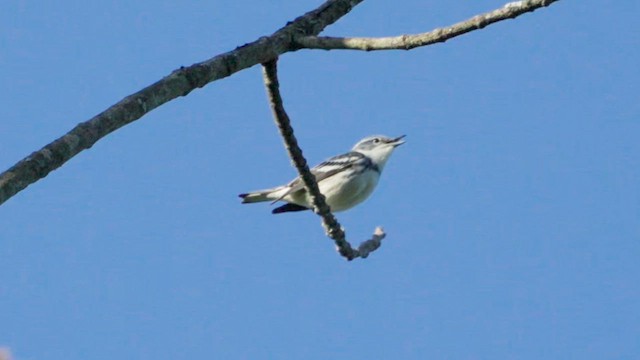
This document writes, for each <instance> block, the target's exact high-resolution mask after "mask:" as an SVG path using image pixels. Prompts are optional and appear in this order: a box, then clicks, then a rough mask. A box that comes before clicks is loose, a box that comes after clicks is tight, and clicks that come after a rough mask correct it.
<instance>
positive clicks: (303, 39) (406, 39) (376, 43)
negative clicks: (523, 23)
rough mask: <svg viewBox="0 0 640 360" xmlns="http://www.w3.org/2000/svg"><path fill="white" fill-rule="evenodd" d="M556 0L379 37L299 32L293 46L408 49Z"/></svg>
mask: <svg viewBox="0 0 640 360" xmlns="http://www.w3.org/2000/svg"><path fill="white" fill-rule="evenodd" d="M556 1H559V0H523V1H516V2H511V3H508V4H506V5H504V6H503V7H502V8H500V9H497V10H494V11H491V12H488V13H484V14H481V15H477V16H474V17H472V18H471V19H469V20H466V21H463V22H460V23H457V24H455V25H452V26H449V27H446V28H440V29H435V30H432V31H429V32H426V33H422V34H415V35H400V36H393V37H380V38H339V37H324V36H322V37H319V36H313V35H312V36H300V37H297V38H295V39H294V41H295V42H296V46H297V47H299V48H305V49H322V50H338V49H342V50H363V51H374V50H411V49H414V48H417V47H421V46H426V45H432V44H436V43H441V42H445V41H447V40H449V39H451V38H454V37H456V36H460V35H463V34H466V33H468V32H471V31H474V30H478V29H482V28H484V27H485V26H487V25H491V24H493V23H496V22H499V21H502V20H507V19H513V18H515V17H517V16H520V15H522V14H525V13H527V12H532V11H534V10H536V9H538V8H541V7H545V6H549V5H551V4H552V3H554V2H556Z"/></svg>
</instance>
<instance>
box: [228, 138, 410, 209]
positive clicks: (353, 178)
mask: <svg viewBox="0 0 640 360" xmlns="http://www.w3.org/2000/svg"><path fill="white" fill-rule="evenodd" d="M403 138H404V135H402V136H399V137H397V138H390V137H387V136H382V135H376V136H369V137H366V138H364V139H362V140H360V141H359V142H358V143H357V144H356V145H355V146H354V147H353V148H352V149H351V151H349V152H348V153H345V154H342V155H338V156H334V157H332V158H330V159H328V160H326V161H324V162H322V163H320V164H319V165H317V166H315V167H314V168H312V169H311V173H312V174H313V175H314V176H315V177H316V181H317V182H318V187H319V188H320V192H321V193H322V194H323V195H324V196H325V200H326V203H327V205H329V208H330V209H331V211H333V212H338V211H344V210H348V209H350V208H352V207H354V206H356V205H358V204H360V203H361V202H363V201H364V200H366V199H367V198H368V197H369V195H371V193H372V192H373V190H374V189H375V187H376V185H377V184H378V180H379V179H380V174H381V173H382V170H383V169H384V166H385V164H386V163H387V160H389V157H390V156H391V154H392V153H393V150H394V149H395V148H396V147H397V146H399V145H402V144H404V140H402V139H403ZM239 196H240V197H241V198H242V203H243V204H246V203H255V202H263V201H271V203H272V204H273V203H275V202H278V201H284V202H286V203H287V204H285V205H282V206H280V207H278V208H275V209H274V210H273V211H272V212H273V213H274V214H279V213H283V212H289V211H302V210H309V209H311V208H312V207H313V205H312V204H311V201H310V199H309V196H308V195H307V191H306V190H305V188H304V183H303V182H302V179H300V177H297V178H295V179H293V180H292V181H291V182H289V183H288V184H286V185H282V186H278V187H275V188H272V189H265V190H256V191H252V192H249V193H246V194H240V195H239Z"/></svg>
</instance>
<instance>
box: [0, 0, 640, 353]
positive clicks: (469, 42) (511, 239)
mask: <svg viewBox="0 0 640 360" xmlns="http://www.w3.org/2000/svg"><path fill="white" fill-rule="evenodd" d="M319 3H320V2H319V1H308V0H305V1H286V2H285V1H269V2H255V1H253V2H250V1H209V2H206V3H202V2H196V1H187V2H180V3H178V2H167V1H154V2H151V1H138V2H133V3H132V2H125V1H114V2H95V1H94V2H91V1H90V2H84V3H82V4H79V3H76V2H71V1H57V2H52V1H43V2H35V1H14V0H9V1H4V2H2V4H1V5H0V48H1V49H2V51H0V84H2V85H0V96H1V98H2V99H3V102H2V103H3V105H2V106H1V107H0V118H1V119H3V120H2V121H1V122H0V167H1V168H2V170H4V169H6V168H8V167H10V166H11V165H13V164H14V163H15V162H16V161H18V160H20V159H21V158H23V157H24V156H26V155H27V154H29V153H30V152H32V151H34V150H36V149H39V148H40V147H42V146H43V145H45V144H47V143H49V142H50V141H52V140H53V139H55V138H57V137H58V136H61V135H62V134H64V133H65V132H66V131H68V130H69V129H70V128H72V127H73V126H74V125H76V124H77V123H79V122H81V121H84V120H87V119H89V118H90V117H92V116H94V115H95V114H97V113H99V112H101V111H102V110H104V109H105V108H106V107H108V106H109V105H112V104H113V103H115V102H116V101H118V100H120V99H122V98H123V97H125V96H126V95H128V94H130V93H133V92H135V91H137V90H139V89H141V88H142V87H144V86H146V85H148V84H150V83H152V82H154V81H156V80H157V79H159V78H160V77H162V76H164V75H166V74H168V73H170V72H171V71H172V70H174V69H176V68H178V67H179V66H181V65H190V64H192V63H195V62H198V61H202V60H205V59H207V58H210V57H212V56H214V55H216V54H218V53H221V52H224V51H228V50H230V49H233V48H235V47H236V46H238V45H242V44H244V43H246V42H249V41H252V40H255V39H256V38H258V37H259V36H263V35H268V34H270V33H271V32H273V31H275V30H276V29H278V28H279V27H281V26H283V25H284V24H285V23H286V22H287V21H289V20H291V19H293V18H295V17H296V16H298V15H300V14H302V13H304V12H305V11H308V10H310V9H312V8H314V7H316V6H317V5H319ZM503 3H504V2H502V1H474V2H469V1H447V2H443V1H415V0H410V1H406V2H403V4H402V6H398V5H397V3H393V2H375V1H366V2H364V3H363V4H361V5H359V6H358V7H357V8H356V9H355V10H354V11H353V12H352V13H351V14H349V15H347V16H346V17H345V18H343V19H342V20H340V21H339V22H338V23H337V24H335V25H334V26H332V27H330V28H328V29H327V31H326V32H325V33H324V34H326V35H336V36H341V35H346V36H382V35H396V34H402V33H415V32H423V31H427V30H431V29H432V28H435V27H440V26H446V25H449V24H452V23H455V22H458V21H461V20H463V19H466V18H468V17H470V16H473V15H475V14H477V13H480V12H483V11H488V10H492V9H494V8H497V7H500V6H502V5H503ZM638 10H640V5H639V4H638V2H637V1H631V0H622V1H604V2H595V1H581V2H578V1H567V0H563V1H560V2H559V3H557V4H555V5H553V6H551V7H549V8H546V9H543V10H539V11H537V12H535V13H533V14H527V15H524V16H522V17H520V18H518V19H516V20H510V21H506V22H503V23H500V24H497V25H493V26H490V27H488V28H486V29H483V30H481V31H477V32H474V33H471V34H468V35H465V36H463V37H459V38H456V39H454V40H451V41H448V42H447V43H446V44H439V45H435V46H430V47H427V48H421V49H416V50H413V51H410V52H377V53H360V52H346V51H332V52H325V51H299V52H297V53H293V54H287V55H285V56H283V57H282V58H281V61H280V66H279V72H280V76H281V79H280V81H281V85H282V89H281V90H282V92H283V96H284V99H285V106H286V107H287V110H288V112H289V115H290V116H291V118H292V120H293V124H294V126H295V129H296V133H297V134H298V139H299V141H300V143H301V145H302V147H303V149H304V151H305V154H306V156H307V158H308V159H309V161H310V162H311V163H317V162H319V161H322V160H323V159H325V158H327V157H329V156H332V155H334V154H337V153H340V152H343V151H346V150H348V149H349V148H350V147H351V146H352V145H353V143H355V142H356V141H357V140H359V139H360V138H362V137H364V136H366V135H371V134H377V133H382V134H387V135H390V136H397V135H401V134H407V143H406V144H405V145H403V146H402V147H400V148H399V149H398V150H397V151H396V153H395V154H394V155H393V157H392V158H391V160H390V161H389V163H388V164H387V167H386V168H385V173H384V174H383V176H382V179H381V182H380V184H379V186H378V188H377V190H376V192H375V193H374V194H373V196H372V197H371V198H370V199H369V200H368V201H367V202H365V203H364V204H362V205H360V206H359V207H357V208H355V209H353V210H350V211H348V212H345V213H338V214H337V216H338V219H339V220H340V221H341V222H342V224H343V225H344V226H345V228H346V230H347V236H348V238H349V239H350V241H352V242H353V243H358V242H359V241H361V240H363V239H364V238H365V237H367V236H368V235H369V234H370V233H371V232H372V231H373V228H374V227H375V226H376V225H383V226H384V227H385V229H386V230H387V233H388V237H387V239H385V241H384V243H383V246H382V248H381V249H379V250H378V251H377V252H375V253H374V254H372V255H371V256H370V257H369V258H368V259H366V260H356V261H353V262H346V261H344V260H343V259H342V258H341V257H339V256H338V255H337V254H336V253H335V251H334V248H333V244H332V243H331V241H330V240H329V239H328V238H326V237H325V236H324V234H323V231H322V228H321V227H320V219H319V218H317V217H316V216H314V215H313V214H311V213H295V214H286V215H278V216H274V215H271V214H270V210H271V208H270V207H269V205H267V204H258V205H251V206H249V205H241V204H240V203H239V199H238V198H237V194H238V193H241V192H244V191H247V190H253V189H256V188H264V187H269V186H272V185H277V184H279V183H283V182H286V181H288V180H290V179H291V178H292V177H293V176H294V175H295V170H294V169H293V168H292V167H291V165H290V163H289V160H288V159H287V157H286V153H285V151H284V149H283V146H282V142H281V140H280V138H279V135H278V133H277V130H276V128H275V126H274V124H273V120H272V119H271V116H270V112H269V108H268V105H267V103H266V97H265V91H264V87H263V85H262V79H261V74H260V69H259V67H254V68H251V69H248V70H245V71H242V72H240V73H238V74H235V75H233V76H232V77H230V78H227V79H224V80H222V81H219V82H215V83H213V84H210V85H209V86H207V87H205V88H204V89H200V90H198V91H195V92H193V93H191V94H190V95H189V96H187V97H185V98H180V99H177V100H175V101H173V102H171V103H169V104H167V105H165V106H162V107H161V108H159V109H157V110H156V111H153V112H152V113H150V114H148V115H147V116H146V117H144V118H143V119H141V120H140V121H137V122H135V123H133V124H131V125H129V126H127V127H125V128H123V129H121V130H119V131H117V132H115V133H113V134H111V135H110V136H108V137H107V138H105V139H104V140H102V141H100V142H99V143H98V144H96V145H95V146H94V147H93V148H92V149H90V150H88V151H85V152H83V153H82V154H80V155H79V156H77V157H75V158H74V159H72V160H71V161H70V162H68V163H67V164H66V165H64V166H63V167H62V168H61V169H59V170H57V171H55V172H53V173H51V174H50V175H49V176H47V177H46V178H45V179H43V180H41V181H39V182H37V183H36V184H34V185H32V186H30V187H29V188H28V189H26V190H25V191H23V192H21V193H19V194H18V195H17V196H15V197H14V198H12V199H10V200H9V201H8V202H7V203H5V204H3V205H2V206H0V227H1V228H2V231H1V232H0V234H2V235H1V237H0V239H1V242H0V259H1V260H0V324H1V325H0V347H6V348H9V349H10V350H11V352H12V353H13V357H14V359H16V360H22V359H45V358H46V359H65V360H74V359H87V358H90V359H113V358H130V359H158V358H189V359H199V358H219V359H256V358H274V359H276V358H277V359H327V358H344V359H425V358H435V359H504V358H512V359H541V358H544V359H567V358H574V359H577V358H579V359H632V358H640V343H639V342H638V341H637V339H638V335H639V334H640V325H639V324H640V306H639V304H640V283H639V282H638V277H639V275H640V262H639V261H638V258H639V256H640V242H639V241H638V238H639V235H640V220H639V218H638V214H639V210H640V206H639V204H640V202H639V199H640V191H639V190H638V184H639V182H640V160H639V155H640V145H639V142H638V134H639V133H640V122H639V116H640V101H639V100H640V98H639V94H640V88H639V86H640V85H639V84H640V70H639V67H638V62H639V60H640V26H639V25H638V24H637V19H636V18H637V14H638Z"/></svg>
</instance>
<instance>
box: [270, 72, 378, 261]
mask: <svg viewBox="0 0 640 360" xmlns="http://www.w3.org/2000/svg"><path fill="white" fill-rule="evenodd" d="M262 66H263V68H262V69H263V70H262V73H263V77H264V83H265V86H266V87H267V96H268V97H269V105H270V106H271V111H272V113H273V117H274V119H275V121H276V125H277V126H278V130H280V135H282V138H283V140H284V143H285V147H286V149H287V152H288V153H289V157H290V158H291V161H292V162H293V165H294V166H295V168H296V169H297V170H298V174H299V175H300V178H301V179H302V182H303V183H304V187H305V189H306V191H307V193H308V194H309V196H310V198H311V203H312V204H313V211H314V212H315V213H316V214H318V215H319V216H320V217H321V218H322V225H323V227H324V229H325V232H326V234H327V236H329V237H330V238H331V239H333V240H334V242H335V244H336V247H337V250H338V252H339V253H340V255H342V256H344V257H345V258H347V260H349V261H351V260H353V259H355V258H357V257H362V258H366V257H367V256H369V253H371V252H373V251H375V250H376V249H377V248H379V247H380V242H381V241H382V239H383V238H384V237H385V233H384V231H383V230H382V228H381V227H378V228H376V230H375V232H374V234H373V236H372V238H371V239H370V240H367V241H365V242H363V243H362V244H360V246H359V247H358V250H356V249H354V248H352V247H351V244H349V242H348V241H347V240H346V235H345V233H344V230H343V229H342V227H341V226H340V223H338V220H337V219H336V218H335V216H333V214H332V213H331V210H330V209H329V206H327V203H326V202H325V198H324V195H322V193H320V189H319V188H318V183H317V182H316V178H315V177H314V176H313V174H311V171H310V170H309V166H308V165H307V160H306V159H305V158H304V155H303V154H302V150H301V149H300V147H299V146H298V140H297V139H296V137H295V135H294V134H293V128H292V127H291V121H290V120H289V116H288V115H287V112H286V111H285V109H284V105H283V103H282V97H281V96H280V84H279V82H278V66H277V59H276V60H272V61H269V62H267V63H264V64H262Z"/></svg>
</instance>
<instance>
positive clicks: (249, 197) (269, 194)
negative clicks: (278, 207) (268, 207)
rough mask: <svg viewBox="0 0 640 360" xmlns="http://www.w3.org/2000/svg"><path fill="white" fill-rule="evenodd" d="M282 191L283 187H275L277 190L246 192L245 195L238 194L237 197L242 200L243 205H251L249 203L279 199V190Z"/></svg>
mask: <svg viewBox="0 0 640 360" xmlns="http://www.w3.org/2000/svg"><path fill="white" fill-rule="evenodd" d="M282 189H283V187H277V188H273V189H265V190H256V191H252V192H248V193H245V194H240V195H238V196H240V197H241V198H242V203H243V204H251V203H256V202H263V201H274V200H277V199H278V198H279V197H280V196H279V190H282Z"/></svg>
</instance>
